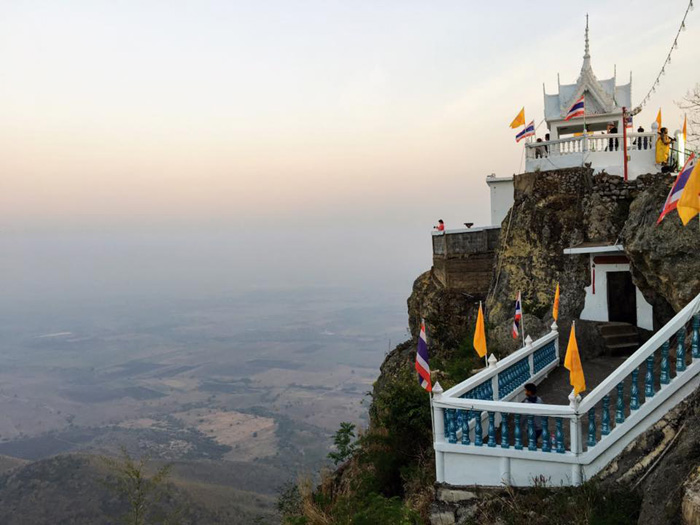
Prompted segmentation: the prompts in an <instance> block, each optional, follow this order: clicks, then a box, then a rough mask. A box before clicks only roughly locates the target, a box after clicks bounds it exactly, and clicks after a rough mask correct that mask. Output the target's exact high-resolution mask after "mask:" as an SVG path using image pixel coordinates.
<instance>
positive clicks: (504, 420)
mask: <svg viewBox="0 0 700 525" xmlns="http://www.w3.org/2000/svg"><path fill="white" fill-rule="evenodd" d="M501 448H510V436H509V435H508V414H506V413H505V412H502V413H501Z"/></svg>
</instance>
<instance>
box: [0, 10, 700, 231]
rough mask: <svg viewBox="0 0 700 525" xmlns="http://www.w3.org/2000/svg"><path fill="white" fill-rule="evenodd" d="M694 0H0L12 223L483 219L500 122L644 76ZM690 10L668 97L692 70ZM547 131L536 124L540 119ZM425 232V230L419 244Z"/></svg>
mask: <svg viewBox="0 0 700 525" xmlns="http://www.w3.org/2000/svg"><path fill="white" fill-rule="evenodd" d="M686 5H687V1H686V0H669V1H666V2H658V1H656V0H654V1H652V0H638V1H636V2H634V3H630V2H628V1H616V2H610V1H602V0H601V1H587V2H585V3H583V2H554V1H550V2H529V3H523V2H515V1H501V2H497V3H489V2H472V1H466V0H459V1H450V0H440V1H426V0H424V1H413V0H400V1H398V0H397V1H388V0H374V1H349V0H346V1H332V0H316V1H313V0H304V1H301V0H300V1H291V0H284V1H282V0H280V1H272V0H268V1H265V0H263V1H256V2H252V1H248V2H242V1H233V0H228V1H224V0H197V1H176V0H160V1H159V0H139V1H136V0H134V1H130V0H110V1H99V0H85V1H74V0H61V1H56V0H47V1H5V2H0V169H1V170H2V177H1V179H0V220H1V221H2V225H1V226H0V229H2V230H5V231H8V230H11V231H25V230H27V229H37V228H38V229H41V230H48V231H51V230H53V229H59V228H60V229H97V230H100V229H102V228H119V229H121V228H125V229H134V228H135V229H144V228H152V227H176V228H180V227H183V226H185V225H196V226H197V227H201V226H203V227H205V228H206V227H221V226H233V227H239V226H241V227H270V226H272V225H274V224H284V225H285V226H287V227H297V226H298V227H305V226H306V225H308V224H310V223H313V222H323V223H327V224H330V225H358V226H361V227H368V228H374V227H376V228H377V229H385V228H419V227H421V226H426V227H427V228H429V227H430V226H431V225H432V224H434V223H435V221H436V220H437V218H439V217H442V218H444V219H445V220H446V222H447V223H448V227H449V226H450V225H451V224H455V225H456V224H459V223H461V222H464V221H465V220H472V221H475V222H477V223H478V222H485V221H487V220H488V200H487V199H488V192H487V188H486V186H485V184H484V176H485V175H486V174H488V173H491V172H495V173H496V174H499V175H506V174H511V173H513V172H517V171H518V170H519V167H520V162H521V153H522V146H519V145H516V143H515V141H514V140H513V132H512V130H510V129H509V128H508V124H509V123H510V121H511V119H512V118H513V117H514V116H515V114H516V112H517V111H518V110H519V109H520V107H521V106H523V105H525V106H526V112H527V117H528V120H529V119H530V118H535V119H536V120H537V121H538V122H539V120H541V118H542V83H543V82H545V83H546V84H547V89H548V91H549V92H552V91H554V90H555V89H556V79H557V77H556V75H557V72H560V73H561V80H562V82H563V83H570V82H574V81H575V80H576V78H577V76H578V72H579V69H580V66H581V62H582V54H583V30H584V24H585V14H586V10H587V11H588V12H589V14H590V23H591V53H592V63H593V68H594V71H595V72H596V74H597V75H598V78H608V77H609V76H612V72H613V66H614V65H615V64H617V74H618V79H619V80H618V81H619V82H620V83H623V82H627V79H628V78H629V71H630V70H632V71H633V73H634V77H633V97H634V101H635V103H636V102H639V100H641V99H642V98H643V96H644V95H645V94H646V91H647V90H648V89H649V87H650V84H651V82H652V81H653V79H654V78H655V76H656V73H657V72H658V70H659V68H660V67H661V64H662V61H663V59H664V57H665V55H666V53H667V51H668V48H669V47H670V45H671V43H672V40H673V36H674V35H675V31H676V29H677V27H678V25H679V23H680V19H681V17H682V15H683V12H684V10H685V7H686ZM699 16H700V15H698V12H697V11H695V12H691V14H690V17H689V20H688V30H687V31H686V32H684V33H682V34H681V40H680V42H679V49H678V50H677V51H676V53H675V54H674V57H673V63H672V66H671V68H670V69H669V71H668V74H667V75H666V76H664V77H663V82H662V85H661V88H660V89H659V90H658V91H657V94H656V96H655V97H654V98H653V99H652V101H651V102H650V104H649V108H647V109H646V110H645V111H644V112H643V113H642V114H641V115H640V116H638V117H637V120H636V121H635V124H636V125H638V124H643V125H644V126H645V127H647V126H648V125H649V123H650V122H651V121H652V120H653V119H654V117H655V115H656V111H657V109H658V107H659V106H662V107H663V109H664V117H665V118H664V121H665V122H664V123H665V124H667V125H668V126H669V127H670V128H671V129H672V130H673V129H676V128H677V127H679V126H680V122H681V115H680V110H678V108H677V107H676V106H675V104H674V101H678V100H680V99H681V98H682V96H683V95H684V93H685V92H686V91H687V90H688V89H689V88H690V87H692V86H693V85H694V84H695V83H696V82H697V81H699V80H700V73H698V70H697V63H698V51H697V49H700V18H699ZM542 133H544V131H542ZM427 242H429V241H427Z"/></svg>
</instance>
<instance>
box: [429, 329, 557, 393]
mask: <svg viewBox="0 0 700 525" xmlns="http://www.w3.org/2000/svg"><path fill="white" fill-rule="evenodd" d="M556 328H557V326H556V324H553V325H552V331H551V332H550V333H548V334H547V335H545V336H543V337H540V338H539V339H538V340H537V341H534V342H533V343H531V344H530V345H528V344H526V345H525V346H524V347H522V348H520V349H519V350H516V351H515V352H513V353H512V354H510V355H509V356H507V357H504V358H503V359H501V360H500V361H498V362H497V363H496V365H495V366H491V367H488V368H486V369H484V370H482V371H481V372H478V373H476V374H474V375H473V376H471V377H470V378H468V379H466V380H465V381H462V382H461V383H459V384H457V385H455V386H453V387H452V388H450V389H449V390H446V391H445V392H444V393H443V394H442V396H443V397H459V396H461V395H462V394H464V393H465V392H467V391H469V390H471V389H472V388H474V387H475V386H478V385H481V384H482V383H485V382H486V381H488V380H489V379H492V378H493V377H494V376H496V375H498V373H499V372H501V371H502V370H504V369H506V368H508V367H509V366H511V365H513V364H515V363H517V362H519V361H521V360H523V359H525V358H527V357H529V356H530V354H534V353H535V352H536V351H537V350H539V349H540V348H542V347H544V346H546V345H547V344H549V343H551V342H552V341H555V340H556V339H557V338H558V336H559V333H558V332H557V331H556Z"/></svg>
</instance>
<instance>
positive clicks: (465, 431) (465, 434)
mask: <svg viewBox="0 0 700 525" xmlns="http://www.w3.org/2000/svg"><path fill="white" fill-rule="evenodd" d="M461 412H464V414H462V445H468V444H469V443H470V440H469V416H470V415H471V410H466V411H464V410H462V411H461Z"/></svg>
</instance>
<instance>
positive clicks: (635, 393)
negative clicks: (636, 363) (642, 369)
mask: <svg viewBox="0 0 700 525" xmlns="http://www.w3.org/2000/svg"><path fill="white" fill-rule="evenodd" d="M638 377H639V368H635V369H634V370H632V390H631V391H630V410H637V409H638V408H639V385H638V384H637V378H638Z"/></svg>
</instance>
